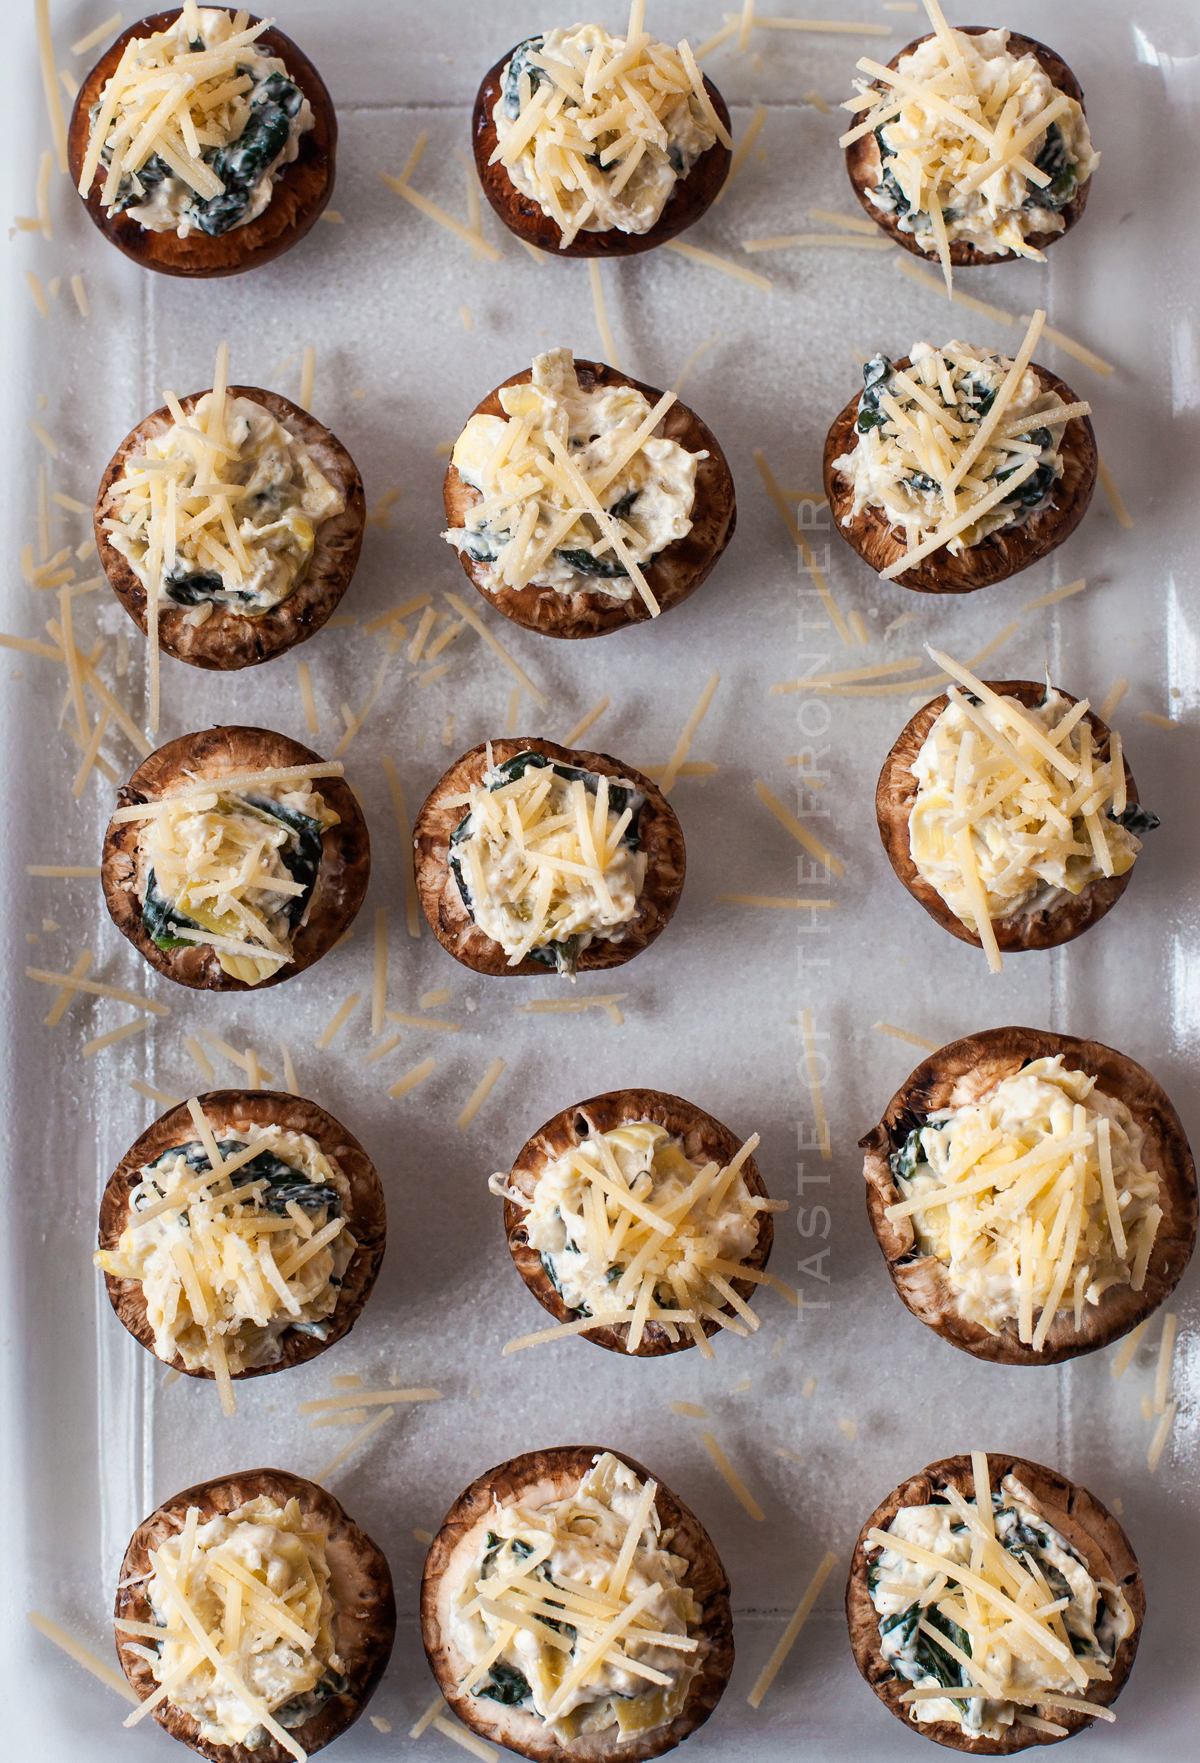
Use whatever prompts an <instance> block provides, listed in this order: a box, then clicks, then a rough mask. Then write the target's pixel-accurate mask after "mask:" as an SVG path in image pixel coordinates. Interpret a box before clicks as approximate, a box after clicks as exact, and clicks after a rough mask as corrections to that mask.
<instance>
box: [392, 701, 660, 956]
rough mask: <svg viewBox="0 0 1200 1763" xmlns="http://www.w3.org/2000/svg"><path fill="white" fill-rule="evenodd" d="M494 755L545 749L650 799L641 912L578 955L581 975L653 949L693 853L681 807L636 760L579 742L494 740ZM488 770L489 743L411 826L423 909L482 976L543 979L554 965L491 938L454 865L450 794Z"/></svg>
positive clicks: (444, 783) (455, 819) (455, 813)
mask: <svg viewBox="0 0 1200 1763" xmlns="http://www.w3.org/2000/svg"><path fill="white" fill-rule="evenodd" d="M491 749H492V760H493V763H494V764H495V765H503V764H504V762H505V761H506V760H508V759H511V758H513V756H514V755H515V754H517V753H543V754H544V755H545V756H546V758H547V759H549V760H550V761H551V762H552V763H554V764H556V765H574V766H578V767H580V768H581V769H583V770H584V771H592V772H596V773H600V772H607V774H608V776H609V777H611V778H625V779H626V780H627V781H628V782H629V783H631V784H633V786H634V787H635V789H637V790H640V791H641V792H642V793H643V794H644V795H645V798H646V802H645V806H644V807H643V809H642V812H641V817H640V819H639V821H638V831H639V836H640V839H641V849H642V850H644V851H645V853H646V880H645V883H644V884H643V887H642V891H641V893H640V894H639V895H638V909H637V912H636V914H635V915H634V917H633V918H631V919H630V921H629V923H628V924H625V925H622V926H621V935H620V936H619V937H610V938H606V939H605V938H598V939H597V940H596V941H595V942H593V943H592V944H591V946H590V947H589V948H586V949H584V951H583V953H582V954H581V955H580V957H579V971H580V973H594V972H596V971H598V970H599V969H601V968H607V967H620V966H622V965H623V963H624V962H626V961H632V959H633V957H634V956H635V955H637V954H640V952H641V951H642V950H643V949H645V948H647V947H648V946H649V944H651V943H652V942H653V941H654V939H655V937H657V936H658V935H659V934H660V932H661V931H662V930H663V929H664V928H665V927H666V925H667V924H668V922H669V921H670V918H671V916H672V914H673V913H674V911H675V908H676V906H677V905H678V904H679V896H680V894H681V893H682V892H683V878H684V873H685V870H686V868H687V853H686V851H685V850H684V845H683V829H682V827H681V826H680V824H679V822H678V820H677V819H676V818H675V811H674V809H673V808H671V806H670V804H669V803H668V802H667V799H666V797H665V796H664V795H663V793H662V791H661V790H660V789H659V788H658V786H657V785H656V784H653V783H651V781H650V779H649V778H648V777H643V776H642V774H641V772H640V771H635V770H634V769H633V767H632V766H631V765H622V764H621V762H620V761H619V760H617V759H614V758H613V757H612V755H611V754H609V753H589V752H586V751H585V750H584V749H582V748H577V747H558V746H555V744H554V742H553V741H540V740H536V739H533V738H531V737H529V736H524V735H522V736H518V737H516V738H515V739H506V740H501V741H492V742H491ZM486 770H487V743H481V744H480V745H479V746H478V747H472V748H471V751H470V752H469V753H464V754H463V756H462V758H461V759H459V760H457V761H456V762H455V764H453V765H452V766H451V767H450V769H449V771H448V772H447V773H446V774H445V776H444V777H443V778H441V779H440V780H439V781H438V782H437V783H436V784H435V785H434V786H433V789H432V790H431V791H430V792H429V795H428V797H427V798H426V801H425V804H424V806H423V808H422V809H421V812H420V813H419V814H418V815H417V821H416V826H415V827H414V829H413V848H414V851H415V853H416V855H415V866H416V877H417V894H418V896H419V898H420V901H421V910H422V911H423V912H424V914H425V917H426V918H427V919H428V921H429V926H430V929H431V930H432V931H433V934H434V936H435V937H436V938H437V940H438V942H439V943H440V944H441V945H442V948H443V949H445V950H447V952H448V953H449V954H451V955H453V956H454V959H455V960H456V961H461V962H462V964H463V966H464V967H470V968H473V969H474V971H475V972H476V973H489V974H494V975H495V976H496V977H498V978H500V977H508V976H512V975H517V976H520V977H529V978H539V977H540V978H541V979H545V978H546V976H547V974H549V973H553V971H554V969H553V968H549V967H545V966H543V965H542V963H541V962H539V961H533V960H531V959H530V958H529V956H526V957H525V959H524V960H523V961H522V962H520V964H519V965H518V966H516V967H510V966H509V965H508V957H507V956H506V955H505V953H504V950H503V949H502V948H501V946H500V944H499V943H496V942H493V941H492V939H491V937H489V936H486V935H485V934H484V932H483V931H481V930H480V928H479V926H478V925H477V924H476V923H475V920H474V919H473V918H472V917H471V914H470V913H469V912H468V911H467V908H466V907H465V906H464V905H463V901H462V895H461V894H460V893H459V891H458V884H457V882H456V881H455V879H454V874H453V871H452V870H451V868H450V838H451V834H452V833H453V832H454V829H455V828H456V827H457V826H458V824H459V822H460V821H461V820H462V818H463V812H464V810H463V808H462V807H461V805H457V806H455V805H453V804H452V798H454V797H455V796H465V795H466V794H467V792H468V790H469V789H470V787H471V785H472V784H477V783H478V782H479V781H480V779H481V778H482V777H483V774H484V772H485V771H486Z"/></svg>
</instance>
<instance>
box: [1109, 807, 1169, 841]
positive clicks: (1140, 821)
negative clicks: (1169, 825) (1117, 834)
mask: <svg viewBox="0 0 1200 1763" xmlns="http://www.w3.org/2000/svg"><path fill="white" fill-rule="evenodd" d="M1108 818H1109V819H1110V820H1114V821H1116V823H1117V825H1118V826H1123V827H1124V828H1125V831H1126V832H1127V833H1133V834H1134V835H1135V837H1137V838H1141V836H1142V834H1143V833H1152V832H1154V830H1155V828H1156V827H1160V826H1161V825H1162V821H1161V820H1160V819H1159V818H1158V815H1157V814H1152V813H1151V812H1150V810H1149V808H1143V807H1142V805H1141V803H1140V802H1130V803H1129V805H1128V806H1127V807H1126V808H1124V809H1122V811H1121V813H1120V814H1114V813H1113V811H1112V809H1111V808H1110V809H1109V811H1108Z"/></svg>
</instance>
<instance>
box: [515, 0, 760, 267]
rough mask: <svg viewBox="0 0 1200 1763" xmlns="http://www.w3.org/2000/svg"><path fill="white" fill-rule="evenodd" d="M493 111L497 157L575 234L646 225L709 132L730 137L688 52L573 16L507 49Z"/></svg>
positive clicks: (638, 229)
mask: <svg viewBox="0 0 1200 1763" xmlns="http://www.w3.org/2000/svg"><path fill="white" fill-rule="evenodd" d="M500 87H501V91H500V97H499V98H498V100H497V101H496V104H495V106H494V108H493V110H492V119H493V121H494V123H495V125H496V147H495V151H494V152H493V154H492V157H491V161H490V163H492V164H495V163H496V162H497V161H499V162H500V163H501V164H502V165H503V166H504V168H505V170H506V171H507V173H508V175H509V177H510V178H511V180H512V182H513V184H514V185H515V186H516V188H517V189H518V190H519V191H520V192H521V194H522V195H524V196H528V197H529V198H530V199H531V200H532V201H534V202H536V203H537V204H538V206H539V207H540V208H541V210H542V213H543V214H546V215H549V216H550V218H551V219H553V220H554V221H555V222H556V223H557V224H558V227H559V229H560V231H561V233H562V240H561V242H560V249H565V248H566V247H567V246H568V245H570V244H571V242H572V241H573V240H574V238H575V237H576V235H577V234H578V233H579V232H588V233H600V232H608V231H610V230H612V229H614V228H615V229H616V230H617V231H618V232H622V233H646V232H649V230H650V228H651V227H652V226H653V225H654V224H655V222H656V221H657V220H658V218H659V216H660V215H661V214H662V211H663V209H664V208H665V207H666V205H667V201H668V199H669V197H670V195H671V192H672V190H673V189H674V188H675V185H676V183H677V182H678V181H679V180H680V179H681V178H685V177H686V176H687V174H688V173H689V172H690V171H691V169H692V167H693V165H695V163H696V161H697V160H698V159H699V158H700V156H701V154H702V153H706V152H707V151H708V149H709V148H710V147H711V146H712V145H713V144H714V142H716V141H718V140H719V141H721V142H722V144H723V145H724V146H726V147H730V146H732V144H733V143H732V141H731V140H730V137H729V131H728V129H726V127H725V125H724V123H723V122H722V121H721V119H720V117H719V116H718V115H717V113H716V111H715V110H714V108H713V105H712V100H711V99H710V98H709V96H708V93H707V92H706V90H705V87H704V79H703V76H702V75H701V73H700V70H699V68H698V67H697V66H696V62H695V59H694V57H693V56H692V52H691V50H690V49H689V48H688V46H687V44H686V43H681V44H680V45H679V48H678V50H675V49H671V48H668V46H667V45H666V44H665V43H659V42H656V41H655V39H654V38H653V37H651V36H650V35H649V34H648V32H646V31H642V32H640V33H639V34H638V35H637V36H635V37H633V38H630V39H626V38H625V37H614V36H610V35H609V33H608V32H607V31H606V30H604V29H603V28H602V27H601V26H600V25H595V24H584V25H576V26H575V27H574V28H573V29H571V30H553V31H548V32H547V33H546V34H545V36H541V37H530V38H528V39H527V41H526V42H524V43H521V44H519V45H518V47H517V48H516V49H514V50H513V53H512V56H511V58H510V59H509V60H508V61H507V62H506V63H505V64H504V70H503V72H502V74H501V76H500Z"/></svg>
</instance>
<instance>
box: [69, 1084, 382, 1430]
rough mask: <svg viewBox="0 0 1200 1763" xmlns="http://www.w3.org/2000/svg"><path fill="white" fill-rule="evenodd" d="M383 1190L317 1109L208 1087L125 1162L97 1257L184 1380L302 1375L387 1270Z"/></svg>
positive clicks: (346, 1138)
mask: <svg viewBox="0 0 1200 1763" xmlns="http://www.w3.org/2000/svg"><path fill="white" fill-rule="evenodd" d="M386 1230H387V1217H386V1210H385V1207H384V1199H383V1189H382V1187H381V1185H380V1181H379V1177H378V1175H377V1174H376V1172H375V1168H374V1165H373V1164H372V1162H371V1160H370V1158H369V1157H368V1156H367V1154H366V1152H365V1151H364V1150H363V1148H362V1146H361V1145H360V1144H359V1143H358V1140H357V1139H355V1138H354V1137H353V1136H352V1135H351V1134H350V1133H348V1132H347V1131H346V1129H345V1127H344V1126H342V1125H341V1124H340V1122H339V1121H337V1120H335V1119H334V1118H333V1116H332V1115H331V1114H327V1113H326V1112H325V1110H324V1109H323V1108H318V1107H317V1105H316V1103H315V1102H307V1101H304V1100H303V1099H302V1098H301V1097H299V1096H291V1095H282V1094H273V1093H271V1092H270V1091H263V1090H216V1091H212V1092H210V1093H209V1094H208V1095H204V1096H200V1097H193V1098H192V1100H191V1101H190V1102H187V1103H182V1104H180V1106H179V1107H177V1108H172V1109H171V1110H170V1112H169V1113H167V1114H164V1115H162V1116H161V1117H160V1118H159V1119H158V1120H156V1121H155V1122H154V1124H153V1126H151V1127H149V1128H148V1129H147V1131H146V1132H144V1133H143V1134H142V1135H141V1137H140V1138H139V1139H138V1140H137V1142H136V1143H135V1144H134V1145H133V1146H131V1148H130V1149H129V1150H128V1151H127V1152H126V1153H125V1155H124V1157H123V1158H122V1159H121V1162H120V1163H119V1165H118V1166H117V1169H116V1171H115V1172H114V1174H113V1175H112V1176H111V1177H110V1179H109V1182H108V1185H107V1187H106V1188H105V1190H104V1198H103V1200H102V1201H101V1205H100V1233H99V1234H100V1247H99V1249H98V1250H97V1251H96V1253H95V1255H94V1256H93V1260H94V1261H95V1263H96V1265H97V1267H99V1268H100V1269H101V1271H102V1272H103V1274H104V1280H105V1285H106V1286H107V1288H108V1296H109V1301H110V1302H111V1304H112V1307H113V1309H114V1310H115V1311H116V1313H117V1315H118V1316H119V1317H120V1319H121V1321H122V1322H123V1323H124V1324H125V1327H126V1328H127V1329H128V1330H129V1332H130V1334H132V1335H133V1336H134V1338H135V1339H136V1340H138V1341H140V1342H141V1344H142V1345H143V1346H144V1347H147V1348H149V1350H150V1351H151V1352H152V1353H154V1354H155V1355H156V1356H157V1357H158V1358H159V1359H163V1360H165V1361H166V1363H167V1364H168V1365H171V1366H173V1367H174V1368H175V1370H177V1371H183V1372H186V1373H187V1375H188V1376H189V1377H211V1378H215V1379H216V1382H217V1388H218V1391H219V1392H220V1396H221V1401H222V1405H223V1406H224V1407H225V1409H226V1411H227V1412H230V1413H232V1412H233V1409H234V1397H233V1387H232V1383H231V1379H234V1378H242V1377H261V1376H262V1375H264V1374H265V1373H267V1372H272V1371H282V1370H285V1369H286V1368H287V1367H288V1366H292V1365H300V1364H303V1363H304V1362H305V1361H307V1360H309V1359H312V1358H315V1356H316V1355H317V1354H318V1353H323V1352H324V1351H325V1349H326V1348H327V1347H330V1346H332V1345H333V1343H334V1342H335V1341H339V1340H341V1338H342V1336H343V1335H345V1334H347V1333H349V1331H350V1329H351V1328H352V1327H353V1326H354V1324H355V1322H356V1321H357V1320H358V1317H359V1315H360V1314H361V1312H362V1308H363V1306H364V1304H365V1303H366V1301H367V1299H368V1298H369V1296H370V1295H371V1289H372V1287H373V1286H374V1284H375V1278H376V1275H377V1274H378V1272H379V1266H380V1263H381V1261H382V1260H383V1250H384V1241H385V1236H386Z"/></svg>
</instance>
